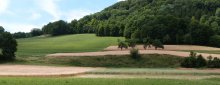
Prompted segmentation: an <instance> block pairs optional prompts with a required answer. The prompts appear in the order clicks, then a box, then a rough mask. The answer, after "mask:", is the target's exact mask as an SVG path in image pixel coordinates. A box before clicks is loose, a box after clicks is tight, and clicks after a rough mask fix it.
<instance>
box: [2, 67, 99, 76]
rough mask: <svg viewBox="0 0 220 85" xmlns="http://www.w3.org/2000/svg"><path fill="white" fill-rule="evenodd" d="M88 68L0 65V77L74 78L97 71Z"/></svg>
mask: <svg viewBox="0 0 220 85" xmlns="http://www.w3.org/2000/svg"><path fill="white" fill-rule="evenodd" d="M97 69H98V68H89V67H54V66H33V65H0V76H7V77H26V76H33V77H34V76H36V77H37V76H41V77H42V76H45V77H47V76H74V75H78V74H81V73H84V72H87V71H92V70H97Z"/></svg>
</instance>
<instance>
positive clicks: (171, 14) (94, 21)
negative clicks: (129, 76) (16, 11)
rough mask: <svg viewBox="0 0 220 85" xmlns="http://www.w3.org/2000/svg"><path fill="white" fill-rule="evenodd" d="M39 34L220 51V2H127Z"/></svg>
mask: <svg viewBox="0 0 220 85" xmlns="http://www.w3.org/2000/svg"><path fill="white" fill-rule="evenodd" d="M40 30H41V34H50V35H52V36H58V35H66V34H80V33H95V34H96V35H97V36H124V37H126V38H127V39H137V40H138V42H140V43H144V42H143V39H145V38H150V39H152V40H156V39H158V40H159V41H161V42H162V43H164V44H192V45H208V46H215V47H220V44H219V43H220V36H219V35H220V1H219V0H126V1H122V2H118V3H116V4H114V5H112V6H110V7H107V8H105V9H104V10H103V11H101V12H97V13H95V14H91V15H88V16H85V17H83V18H82V19H80V20H73V21H72V22H69V23H68V22H65V21H63V20H59V21H55V22H50V23H48V24H47V25H45V26H43V27H42V29H40ZM19 34H21V35H24V33H19ZM33 35H34V34H32V33H26V36H33ZM14 36H16V34H14Z"/></svg>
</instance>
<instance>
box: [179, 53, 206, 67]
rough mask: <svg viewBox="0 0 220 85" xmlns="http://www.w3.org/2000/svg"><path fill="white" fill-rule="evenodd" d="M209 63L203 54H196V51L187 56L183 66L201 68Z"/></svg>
mask: <svg viewBox="0 0 220 85" xmlns="http://www.w3.org/2000/svg"><path fill="white" fill-rule="evenodd" d="M206 65H207V61H206V60H205V59H204V58H203V57H202V55H198V56H197V55H196V53H194V52H191V53H190V56H189V57H186V58H185V59H184V60H183V62H182V63H181V66H182V67H186V68H201V67H205V66H206Z"/></svg>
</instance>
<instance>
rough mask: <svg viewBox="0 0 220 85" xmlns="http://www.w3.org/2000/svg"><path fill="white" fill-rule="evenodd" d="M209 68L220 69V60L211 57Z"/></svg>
mask: <svg viewBox="0 0 220 85" xmlns="http://www.w3.org/2000/svg"><path fill="white" fill-rule="evenodd" d="M207 67H208V68H220V59H219V58H217V57H215V58H213V57H211V56H210V57H209V60H208V63H207Z"/></svg>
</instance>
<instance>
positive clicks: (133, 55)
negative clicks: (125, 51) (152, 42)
mask: <svg viewBox="0 0 220 85" xmlns="http://www.w3.org/2000/svg"><path fill="white" fill-rule="evenodd" d="M130 57H131V58H133V59H140V58H141V55H140V54H139V50H138V49H131V50H130Z"/></svg>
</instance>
